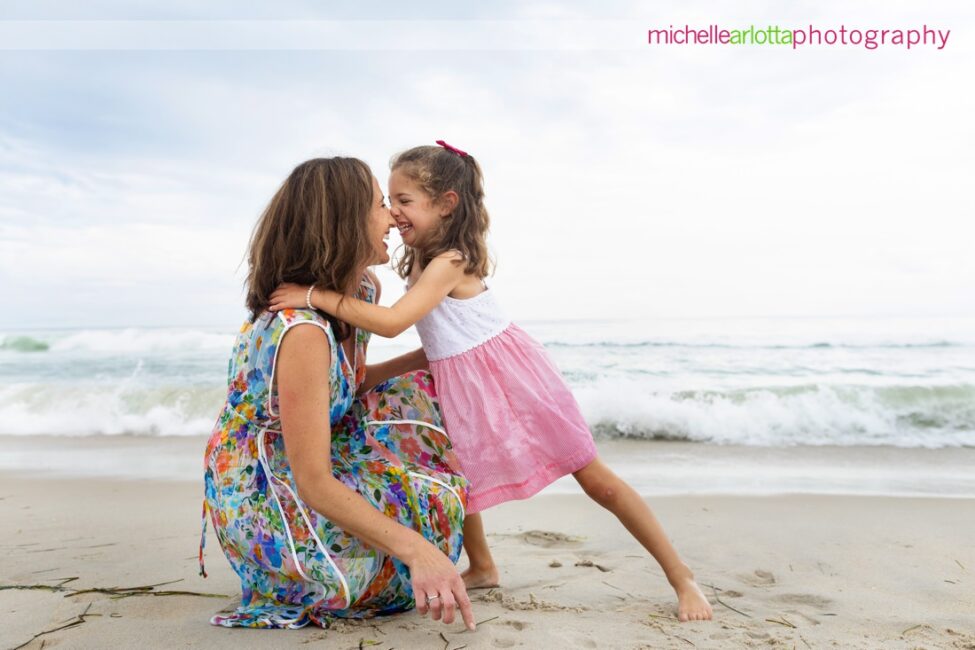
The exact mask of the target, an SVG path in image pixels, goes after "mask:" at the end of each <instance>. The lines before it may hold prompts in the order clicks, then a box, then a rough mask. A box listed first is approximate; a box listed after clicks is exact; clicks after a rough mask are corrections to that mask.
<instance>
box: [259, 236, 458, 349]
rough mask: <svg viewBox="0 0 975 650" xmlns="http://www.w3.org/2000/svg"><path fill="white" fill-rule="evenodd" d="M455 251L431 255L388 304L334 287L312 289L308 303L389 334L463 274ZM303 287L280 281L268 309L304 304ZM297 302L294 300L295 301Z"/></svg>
mask: <svg viewBox="0 0 975 650" xmlns="http://www.w3.org/2000/svg"><path fill="white" fill-rule="evenodd" d="M458 260H459V255H458V254H457V253H444V254H443V255H439V256H437V257H435V258H434V259H433V260H431V261H430V263H429V264H428V265H427V267H426V268H425V269H423V273H421V274H420V277H419V279H418V280H417V281H416V284H415V285H414V286H413V287H412V288H411V289H410V290H409V291H407V292H406V294H405V295H404V296H403V297H402V298H400V299H399V300H397V301H396V304H394V305H393V306H392V307H380V306H379V305H373V304H371V303H368V302H365V301H363V300H357V299H355V298H349V297H348V296H343V295H342V294H340V293H338V292H336V291H327V290H322V289H315V290H314V291H312V305H314V306H315V307H316V308H317V309H321V310H322V311H325V312H328V313H329V314H332V315H333V316H335V317H336V318H338V319H340V320H343V321H345V322H346V323H348V324H350V325H352V326H353V327H359V328H361V329H364V330H369V331H370V332H373V333H375V334H378V335H379V336H385V337H387V338H393V337H395V336H397V335H399V334H401V333H402V332H403V331H404V330H405V329H406V328H408V327H410V326H411V325H413V324H414V323H415V322H417V321H418V320H420V319H421V318H423V317H424V316H426V315H427V314H429V313H430V311H431V310H432V309H433V308H434V307H436V306H437V305H438V304H440V302H441V301H442V300H443V299H444V298H445V297H447V294H449V293H450V292H451V291H453V290H454V287H456V286H457V284H458V283H459V282H460V281H461V279H462V278H463V277H464V266H463V265H462V264H458V263H457V261H458ZM305 291H307V287H305V288H304V289H301V288H300V287H298V286H297V285H282V286H281V287H279V288H278V289H276V290H275V292H274V293H273V294H271V305H270V307H269V309H270V310H271V311H280V310H281V309H288V308H292V309H294V308H296V307H297V308H300V307H303V306H305ZM296 303H298V304H296Z"/></svg>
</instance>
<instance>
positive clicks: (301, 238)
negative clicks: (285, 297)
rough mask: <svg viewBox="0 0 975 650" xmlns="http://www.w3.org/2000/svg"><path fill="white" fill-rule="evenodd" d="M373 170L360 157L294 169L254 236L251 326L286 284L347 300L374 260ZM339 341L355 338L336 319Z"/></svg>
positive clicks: (249, 295) (326, 160) (321, 161)
mask: <svg viewBox="0 0 975 650" xmlns="http://www.w3.org/2000/svg"><path fill="white" fill-rule="evenodd" d="M372 201H373V186H372V171H370V169H369V167H368V165H366V164H365V163H364V162H362V161H361V160H358V159H356V158H314V159H312V160H308V161H305V162H303V163H301V164H300V165H298V166H297V167H295V168H294V170H293V171H292V172H291V174H290V175H289V176H288V178H287V179H285V181H284V183H282V184H281V187H280V188H279V189H278V191H277V192H276V193H275V194H274V197H273V198H271V202H270V203H269V204H268V206H267V208H265V210H264V213H263V214H262V215H261V218H260V220H259V221H258V222H257V225H256V226H255V227H254V233H253V235H251V241H250V248H249V252H248V263H249V267H250V268H249V271H248V274H247V308H248V309H249V310H250V313H251V320H254V319H255V318H257V316H258V315H260V314H261V312H263V311H264V310H265V309H267V306H268V304H269V302H270V300H269V299H270V297H271V294H272V293H273V292H274V290H275V289H276V288H277V286H278V285H279V284H281V283H282V282H293V283H295V284H303V285H312V284H313V285H315V286H316V287H320V288H322V289H332V290H334V291H338V292H339V293H347V292H350V291H352V290H353V289H355V287H356V286H357V285H358V283H359V280H360V278H359V277H358V275H357V274H358V273H359V272H361V271H362V268H363V266H364V265H365V264H367V263H368V261H369V259H370V256H371V255H372V247H371V245H370V243H369V238H368V235H367V222H368V219H367V215H368V213H369V210H370V208H371V206H372ZM329 320H330V321H331V322H332V325H333V327H334V328H335V331H336V336H337V338H338V339H339V340H344V339H346V338H348V336H349V334H350V333H351V328H349V327H348V326H347V325H345V324H344V323H339V322H337V321H335V320H334V319H332V318H329Z"/></svg>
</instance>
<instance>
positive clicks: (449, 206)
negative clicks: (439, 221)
mask: <svg viewBox="0 0 975 650" xmlns="http://www.w3.org/2000/svg"><path fill="white" fill-rule="evenodd" d="M439 203H440V216H441V217H446V216H447V215H449V214H450V213H451V212H453V211H454V209H455V208H456V207H457V204H458V203H460V197H459V196H457V192H455V191H453V190H447V191H446V192H444V193H443V195H441V197H440V201H439Z"/></svg>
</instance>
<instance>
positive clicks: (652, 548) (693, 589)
mask: <svg viewBox="0 0 975 650" xmlns="http://www.w3.org/2000/svg"><path fill="white" fill-rule="evenodd" d="M573 476H574V477H575V479H576V480H577V481H579V485H580V486H582V489H583V490H585V492H586V494H587V495H589V497H591V498H592V499H593V500H594V501H595V502H596V503H598V504H599V505H601V506H603V507H604V508H606V509H607V510H609V511H610V512H612V513H613V514H614V515H616V518H617V519H619V520H620V522H621V523H622V524H623V525H624V526H625V527H626V529H627V530H628V531H630V533H631V534H632V535H633V537H635V538H636V540H637V541H638V542H640V544H642V545H643V547H644V548H645V549H647V551H649V552H650V554H651V555H652V556H653V557H654V559H655V560H657V562H658V563H659V564H660V568H662V569H663V570H664V574H665V575H666V576H667V581H668V582H670V585H671V586H672V587H673V588H674V591H676V592H677V617H678V618H679V619H680V620H681V621H694V620H708V619H710V618H711V614H712V611H711V605H710V603H708V600H707V598H705V597H704V594H703V593H702V592H701V589H700V587H698V586H697V583H696V582H694V574H693V573H691V570H690V568H689V567H688V566H687V565H686V564H684V562H683V561H682V560H681V559H680V556H679V555H677V551H676V549H674V547H673V545H672V544H671V543H670V540H669V539H667V533H665V532H664V529H663V526H661V525H660V522H659V521H657V518H656V517H655V516H654V514H653V512H652V511H651V510H650V507H649V506H648V505H647V503H646V501H644V500H643V498H642V497H641V496H640V495H639V494H637V492H636V490H634V489H633V488H632V487H630V486H629V484H627V483H626V482H625V481H624V480H623V479H621V478H620V477H618V476H617V475H616V474H614V473H613V471H612V470H611V469H609V467H607V466H606V465H605V464H604V463H603V462H602V461H601V460H600V459H599V458H596V460H594V461H592V462H591V463H589V464H588V465H586V466H585V467H583V468H582V469H580V470H579V471H577V472H575V473H574V474H573ZM464 532H465V533H466V532H467V527H466V524H465V527H464ZM465 544H466V541H465Z"/></svg>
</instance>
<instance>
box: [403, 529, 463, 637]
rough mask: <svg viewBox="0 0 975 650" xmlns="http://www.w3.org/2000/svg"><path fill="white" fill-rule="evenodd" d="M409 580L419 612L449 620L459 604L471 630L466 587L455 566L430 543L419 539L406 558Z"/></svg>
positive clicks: (423, 614) (451, 619) (437, 619)
mask: <svg viewBox="0 0 975 650" xmlns="http://www.w3.org/2000/svg"><path fill="white" fill-rule="evenodd" d="M407 564H408V565H409V567H410V578H411V580H412V582H413V596H414V597H415V598H416V609H417V611H418V612H420V616H426V615H427V612H432V615H431V618H433V620H435V621H439V620H440V619H441V617H442V618H443V622H444V623H447V624H450V623H453V622H454V613H455V612H456V610H457V608H460V615H461V618H463V619H464V624H465V625H466V626H467V629H468V630H471V631H473V630H474V610H473V609H472V608H471V599H470V598H468V596H467V588H466V587H465V586H464V581H463V579H461V577H460V573H458V572H457V567H455V566H454V565H453V563H452V562H451V561H450V560H449V559H448V558H447V556H446V555H444V554H443V553H442V552H441V551H440V549H438V548H437V547H436V546H434V545H433V544H431V543H429V542H427V541H426V540H423V543H422V544H421V545H420V548H419V549H417V551H416V553H415V555H414V556H413V557H412V558H410V561H408V562H407Z"/></svg>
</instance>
